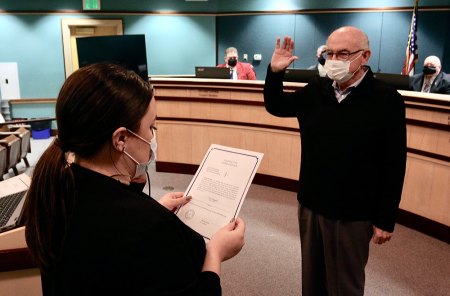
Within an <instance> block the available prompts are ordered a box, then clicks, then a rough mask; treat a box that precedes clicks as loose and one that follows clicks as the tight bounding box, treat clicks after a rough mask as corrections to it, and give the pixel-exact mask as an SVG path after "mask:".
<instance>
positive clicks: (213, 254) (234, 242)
mask: <svg viewBox="0 0 450 296" xmlns="http://www.w3.org/2000/svg"><path fill="white" fill-rule="evenodd" d="M244 233H245V223H244V220H242V219H241V218H237V219H236V220H235V221H233V222H230V223H228V224H227V225H225V226H224V227H222V228H221V229H219V231H217V232H216V233H215V234H214V235H213V236H212V237H211V240H210V241H209V242H208V244H207V246H206V257H205V262H204V263H203V269H202V270H203V271H212V272H215V273H217V274H219V275H220V265H221V263H222V262H223V261H226V260H228V259H230V258H232V257H234V256H236V255H237V254H238V253H239V252H240V251H241V249H242V247H243V246H244Z"/></svg>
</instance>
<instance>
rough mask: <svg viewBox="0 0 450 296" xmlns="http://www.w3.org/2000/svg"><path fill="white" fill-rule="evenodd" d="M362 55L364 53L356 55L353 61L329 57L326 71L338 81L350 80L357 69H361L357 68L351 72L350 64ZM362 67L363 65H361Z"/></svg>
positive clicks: (331, 77)
mask: <svg viewBox="0 0 450 296" xmlns="http://www.w3.org/2000/svg"><path fill="white" fill-rule="evenodd" d="M361 55H362V53H361V54H360V55H359V56H357V57H355V58H354V59H353V60H351V61H339V60H331V59H327V60H326V62H325V66H324V67H325V71H326V73H327V76H328V77H329V78H330V79H332V80H334V81H336V82H337V83H344V82H347V81H349V80H350V78H352V77H353V75H355V73H356V71H358V70H359V68H358V69H356V70H355V72H353V73H352V72H350V64H351V63H352V62H353V61H354V60H356V59H357V58H359V57H360V56H361ZM360 67H361V66H360Z"/></svg>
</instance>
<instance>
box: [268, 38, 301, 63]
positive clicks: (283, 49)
mask: <svg viewBox="0 0 450 296" xmlns="http://www.w3.org/2000/svg"><path fill="white" fill-rule="evenodd" d="M293 53H294V40H292V38H291V37H289V36H285V37H284V40H283V44H281V45H280V37H278V38H277V43H276V46H275V50H274V52H273V54H272V60H271V61H270V68H271V70H272V71H273V72H281V71H284V70H286V68H287V67H289V65H290V64H291V63H292V62H293V61H295V60H298V57H297V56H294V54H293Z"/></svg>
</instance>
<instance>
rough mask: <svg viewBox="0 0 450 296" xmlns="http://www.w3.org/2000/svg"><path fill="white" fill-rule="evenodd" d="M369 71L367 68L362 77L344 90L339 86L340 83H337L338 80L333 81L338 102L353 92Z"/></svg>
mask: <svg viewBox="0 0 450 296" xmlns="http://www.w3.org/2000/svg"><path fill="white" fill-rule="evenodd" d="M367 72H368V71H367V70H365V71H364V74H363V76H361V78H359V79H358V80H356V81H355V82H354V83H353V84H351V85H350V86H349V87H347V88H346V89H344V90H341V89H340V88H339V85H338V84H337V82H336V81H333V88H334V95H335V96H336V99H337V101H338V103H340V102H342V101H343V100H344V99H345V98H346V97H347V96H348V95H349V94H350V93H351V92H352V90H353V89H354V88H355V87H357V86H358V85H359V84H360V83H361V81H362V80H363V79H364V77H365V76H366V74H367Z"/></svg>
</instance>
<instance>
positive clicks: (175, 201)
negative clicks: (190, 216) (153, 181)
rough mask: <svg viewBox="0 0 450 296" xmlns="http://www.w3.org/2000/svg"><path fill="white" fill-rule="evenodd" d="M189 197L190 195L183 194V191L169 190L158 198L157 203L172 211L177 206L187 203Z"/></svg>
mask: <svg viewBox="0 0 450 296" xmlns="http://www.w3.org/2000/svg"><path fill="white" fill-rule="evenodd" d="M191 199H192V197H191V196H184V193H183V192H169V193H167V194H164V195H163V197H161V198H160V199H159V203H160V204H162V205H163V206H164V207H166V208H167V209H168V210H170V211H172V212H173V211H175V210H176V209H177V208H178V207H179V206H182V205H185V204H187V203H188V202H189V201H190V200H191Z"/></svg>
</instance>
